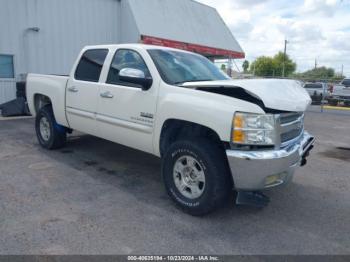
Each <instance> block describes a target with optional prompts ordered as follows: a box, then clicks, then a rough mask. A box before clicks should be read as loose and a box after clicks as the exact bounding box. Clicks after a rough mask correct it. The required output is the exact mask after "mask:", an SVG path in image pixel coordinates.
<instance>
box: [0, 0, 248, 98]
mask: <svg viewBox="0 0 350 262" xmlns="http://www.w3.org/2000/svg"><path fill="white" fill-rule="evenodd" d="M135 42H144V43H149V44H158V45H165V46H171V47H177V48H182V49H188V50H191V51H195V52H198V53H202V54H204V55H206V56H208V57H213V58H225V57H232V58H243V57H244V53H243V51H242V48H241V47H240V45H239V44H238V42H237V41H236V40H235V38H234V37H233V35H232V33H231V32H230V30H229V29H228V27H227V26H226V25H225V23H224V21H223V20H222V18H221V17H220V15H219V14H218V13H217V11H216V10H215V9H214V8H211V7H209V6H206V5H203V4H200V3H198V2H195V1H193V0H0V104H1V103H2V102H5V101H8V100H10V99H13V98H14V96H15V88H14V83H15V81H19V80H23V79H25V75H26V74H27V73H43V74H62V75H66V74H69V71H70V67H71V66H72V64H73V61H74V60H75V59H76V56H77V54H78V52H79V51H80V49H81V48H82V47H83V46H86V45H96V44H109V43H135Z"/></svg>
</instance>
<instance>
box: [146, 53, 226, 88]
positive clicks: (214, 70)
mask: <svg viewBox="0 0 350 262" xmlns="http://www.w3.org/2000/svg"><path fill="white" fill-rule="evenodd" d="M148 53H149V54H150V56H151V57H152V59H153V62H154V63H155V65H156V67H157V69H158V71H159V73H160V75H161V77H162V78H163V80H164V81H165V82H166V83H168V84H170V85H181V84H183V83H185V82H195V81H215V80H227V79H229V77H228V76H227V75H226V74H224V73H223V72H222V71H221V70H220V69H219V68H218V67H216V66H215V65H214V64H213V63H212V62H210V61H209V60H208V59H207V58H205V57H203V56H201V55H197V54H191V53H185V52H179V51H173V50H160V49H153V50H148Z"/></svg>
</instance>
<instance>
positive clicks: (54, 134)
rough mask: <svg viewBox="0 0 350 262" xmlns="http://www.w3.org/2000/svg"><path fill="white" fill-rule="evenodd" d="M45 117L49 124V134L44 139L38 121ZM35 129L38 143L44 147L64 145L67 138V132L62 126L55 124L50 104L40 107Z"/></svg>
mask: <svg viewBox="0 0 350 262" xmlns="http://www.w3.org/2000/svg"><path fill="white" fill-rule="evenodd" d="M43 118H45V119H47V123H48V125H49V130H50V132H49V134H48V136H47V138H46V139H45V138H44V137H43V135H42V133H41V131H40V122H41V120H42V119H43ZM35 131H36V135H37V137H38V141H39V143H40V145H41V146H42V147H44V148H46V149H50V150H53V149H58V148H62V147H64V145H65V144H66V140H67V132H66V130H65V128H64V127H62V126H60V125H58V124H57V122H56V120H55V116H54V114H53V111H52V107H51V105H47V106H44V107H42V108H41V109H40V110H39V112H38V113H37V115H36V119H35Z"/></svg>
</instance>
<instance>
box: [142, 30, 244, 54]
mask: <svg viewBox="0 0 350 262" xmlns="http://www.w3.org/2000/svg"><path fill="white" fill-rule="evenodd" d="M141 42H142V43H144V44H148V45H159V46H165V47H172V48H177V49H182V50H187V51H191V52H195V53H200V54H203V55H209V56H225V57H231V58H245V54H244V53H240V52H235V51H230V50H225V49H219V48H213V47H208V46H202V45H196V44H189V43H184V42H179V41H175V40H168V39H163V38H159V37H153V36H147V35H142V36H141Z"/></svg>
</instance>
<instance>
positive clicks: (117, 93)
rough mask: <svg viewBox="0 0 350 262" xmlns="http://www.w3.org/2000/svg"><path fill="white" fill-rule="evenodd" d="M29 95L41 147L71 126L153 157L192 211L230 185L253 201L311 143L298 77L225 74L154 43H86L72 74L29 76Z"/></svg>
mask: <svg viewBox="0 0 350 262" xmlns="http://www.w3.org/2000/svg"><path fill="white" fill-rule="evenodd" d="M27 99H28V104H29V108H30V111H31V113H32V114H33V115H34V116H36V121H35V128H36V134H37V137H38V141H39V143H40V145H42V146H43V147H44V148H47V149H57V148H61V147H63V146H64V145H65V143H66V140H67V133H70V132H71V131H72V130H78V131H81V132H84V133H87V134H90V135H93V136H97V137H101V138H104V139H107V140H110V141H112V142H115V143H119V144H122V145H125V146H128V147H131V148H135V149H138V150H141V151H144V152H146V153H150V154H153V155H156V156H158V157H160V158H161V160H162V167H161V170H162V176H163V181H164V184H165V188H166V190H167V192H168V194H169V196H170V197H171V198H172V199H173V200H174V201H175V203H176V204H177V205H178V206H180V207H181V208H182V209H183V210H184V211H186V212H188V213H190V214H192V215H204V214H206V213H209V212H211V211H213V210H215V209H217V208H218V207H220V206H222V205H223V204H224V203H225V202H226V201H228V200H229V199H230V197H229V196H230V195H231V194H232V192H233V191H236V192H238V194H237V200H236V201H237V203H242V202H243V203H244V202H249V201H253V202H254V201H256V200H257V199H259V197H261V196H262V195H261V194H259V192H261V191H263V190H265V189H268V188H272V187H276V186H280V185H283V184H287V183H288V182H289V181H291V179H292V176H293V174H294V171H295V170H296V168H297V167H298V166H300V165H305V164H306V157H307V156H308V154H309V151H310V150H311V149H312V147H313V143H314V137H313V136H311V135H310V134H309V133H308V132H306V131H305V130H304V112H305V110H306V108H307V107H308V106H309V105H310V103H311V99H310V96H309V95H308V93H307V92H306V91H305V90H304V89H303V88H302V86H301V85H300V84H299V83H298V82H295V81H292V80H277V79H275V80H274V79H266V80H264V79H256V80H254V79H253V80H232V79H230V78H229V77H228V76H227V75H225V74H224V73H222V72H221V70H219V69H218V68H217V67H216V66H215V65H214V64H213V63H212V62H210V61H209V60H208V59H207V58H205V57H203V56H201V55H198V54H194V53H191V52H187V51H183V50H178V49H171V48H165V47H159V46H149V45H142V44H124V45H106V46H89V47H85V48H84V49H83V50H82V51H81V53H80V54H79V57H78V58H77V60H76V62H75V64H74V65H73V69H72V71H71V74H70V76H55V75H38V74H29V75H28V77H27ZM91 150H93V148H91ZM115 157H116V158H117V157H118V156H115ZM135 161H137V160H136V159H135ZM262 199H263V198H262Z"/></svg>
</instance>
